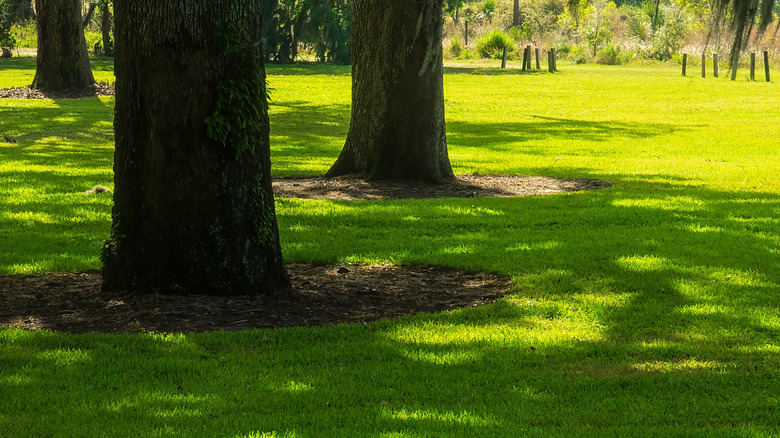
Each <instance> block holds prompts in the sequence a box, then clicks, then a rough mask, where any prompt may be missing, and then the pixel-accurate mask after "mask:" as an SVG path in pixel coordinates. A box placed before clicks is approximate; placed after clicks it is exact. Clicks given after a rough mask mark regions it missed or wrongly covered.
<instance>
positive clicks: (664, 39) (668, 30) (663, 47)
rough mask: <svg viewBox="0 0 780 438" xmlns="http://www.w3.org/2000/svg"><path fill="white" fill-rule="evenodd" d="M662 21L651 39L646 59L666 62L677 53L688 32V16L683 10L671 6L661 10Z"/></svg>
mask: <svg viewBox="0 0 780 438" xmlns="http://www.w3.org/2000/svg"><path fill="white" fill-rule="evenodd" d="M662 12H663V16H664V20H663V26H661V27H660V28H659V29H658V31H657V32H656V33H655V35H654V37H653V44H652V47H651V49H650V52H649V54H648V57H650V58H652V59H657V60H659V61H666V60H669V59H671V58H672V55H673V54H675V53H677V52H679V50H680V48H681V47H682V42H683V40H684V39H685V35H686V34H687V32H688V19H689V16H688V14H687V12H686V11H685V9H683V8H682V7H679V6H675V5H671V6H667V7H665V8H663V10H662Z"/></svg>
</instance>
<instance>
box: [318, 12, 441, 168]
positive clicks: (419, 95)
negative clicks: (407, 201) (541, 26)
mask: <svg viewBox="0 0 780 438" xmlns="http://www.w3.org/2000/svg"><path fill="white" fill-rule="evenodd" d="M442 6H443V5H442V0H398V1H382V2H376V1H372V0H355V3H354V7H355V10H354V23H353V35H352V44H353V45H352V50H353V52H352V53H353V55H352V118H351V121H350V127H349V133H348V134H347V140H346V143H345V145H344V149H343V150H342V151H341V155H340V156H339V158H338V160H337V161H336V162H335V163H334V164H333V166H332V167H331V169H330V170H329V171H328V173H327V176H338V175H344V174H349V173H357V174H362V175H365V176H366V177H367V178H368V179H370V180H376V179H415V180H423V181H433V182H440V181H443V180H444V179H448V178H451V177H452V176H453V173H452V167H451V166H450V161H449V156H448V154H447V139H446V135H445V124H444V86H443V77H442V45H441V38H442V20H443V17H442V12H441V11H442Z"/></svg>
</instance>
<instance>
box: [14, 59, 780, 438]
mask: <svg viewBox="0 0 780 438" xmlns="http://www.w3.org/2000/svg"><path fill="white" fill-rule="evenodd" d="M100 62H103V61H100ZM491 65H492V64H491ZM491 65H488V64H487V63H481V62H478V63H474V64H473V65H466V66H463V65H459V66H451V68H448V69H447V70H446V73H445V87H446V89H445V97H446V99H447V102H446V103H445V105H446V110H447V127H448V142H449V152H450V155H451V160H452V164H453V166H454V168H455V169H456V172H458V173H481V174H491V173H503V174H516V175H543V176H561V177H580V178H600V179H606V180H609V181H610V182H612V183H614V186H613V187H612V188H610V189H607V190H601V191H597V192H579V193H570V194H557V195H551V196H538V197H526V198H515V199H512V198H508V199H495V198H491V199H488V198H476V199H430V200H402V201H376V202H368V201H358V202H346V201H330V200H311V199H305V200H304V199H284V198H278V199H277V203H276V206H277V213H278V216H279V226H280V231H281V238H282V247H283V251H284V255H285V258H286V259H287V260H290V261H319V262H326V263H327V262H355V263H394V264H439V265H448V266H456V267H461V268H465V269H470V270H474V271H483V272H497V273H502V274H505V275H508V276H511V277H512V278H513V286H512V289H511V291H510V294H509V295H508V296H507V297H506V298H504V299H502V300H499V301H498V302H496V303H494V304H491V305H487V306H480V307H474V308H468V309H456V310H452V311H448V312H441V313H437V314H432V315H431V314H423V315H417V316H409V317H405V318H401V319H399V320H394V321H379V322H376V323H372V324H366V325H363V324H353V325H348V326H344V325H342V326H336V327H329V328H320V329H310V328H305V327H302V328H294V329H277V330H253V331H247V332H242V333H227V332H225V333H207V334H182V333H177V334H157V333H143V334H138V335H84V336H73V335H67V334H59V333H51V332H46V331H22V330H9V329H5V330H0V394H2V401H0V436H56V435H58V434H59V435H60V436H74V435H89V434H91V433H93V432H94V431H100V432H99V433H102V434H105V435H110V436H156V435H157V436H174V435H178V436H231V437H232V436H236V437H249V436H252V437H260V436H262V437H303V436H306V437H308V436H318V437H319V436H398V437H401V436H566V437H568V436H594V437H600V436H707V437H709V436H773V435H777V434H779V433H780V428H779V427H778V424H780V404H779V403H778V402H779V400H778V397H777V394H778V393H780V374H779V373H778V369H780V354H778V353H780V312H778V311H777V309H778V308H780V257H778V255H780V254H779V253H780V221H779V220H778V218H779V217H780V181H779V180H778V179H777V178H776V175H775V173H776V170H777V169H778V168H780V150H778V149H777V148H776V145H775V142H774V139H776V138H778V134H780V132H778V130H779V129H780V128H779V127H780V114H778V113H777V111H776V108H775V107H774V106H773V105H774V101H773V100H772V99H770V98H768V96H773V95H775V94H776V92H777V88H776V87H777V85H776V84H773V83H769V84H760V83H748V82H744V81H737V82H733V83H732V82H730V81H728V80H709V79H707V80H704V79H701V78H692V77H687V78H683V77H681V76H680V75H679V72H678V71H677V69H676V67H667V66H663V65H659V66H652V67H647V66H638V67H637V66H629V67H609V68H607V67H602V66H568V65H566V66H563V67H564V68H562V70H561V72H559V73H557V74H554V75H551V74H536V73H535V74H521V73H519V72H517V71H506V72H496V70H494V69H492V67H491ZM9 66H11V67H9ZM102 68H103V67H101V69H102ZM33 69H34V62H30V60H20V61H17V60H12V61H10V62H9V63H5V62H0V86H9V85H3V84H11V86H23V85H24V84H25V83H26V81H28V80H31V78H32V76H31V75H32V74H34V72H33V71H32V70H33ZM268 72H269V84H270V87H271V88H272V91H271V94H272V96H271V97H272V101H271V107H270V113H271V121H272V127H271V128H272V130H271V132H272V139H271V141H272V145H271V146H272V156H273V157H272V161H273V173H274V175H319V174H322V173H323V172H324V171H325V170H326V169H327V168H328V167H329V166H330V164H332V162H333V161H334V160H335V158H336V156H337V155H338V153H339V150H340V148H341V147H342V146H343V143H344V139H345V136H346V132H347V130H348V123H349V111H350V96H351V94H350V90H349V86H350V77H349V72H350V69H349V67H343V66H320V65H295V66H280V65H269V66H268ZM100 74H105V75H112V74H113V73H112V71H111V70H110V69H109V68H107V67H106V68H105V69H102V70H100ZM605 84H607V85H605ZM113 102H114V100H113V98H91V99H79V100H71V99H66V100H42V101H17V100H10V99H2V100H0V135H9V136H12V137H14V138H16V139H17V140H18V143H15V144H13V143H6V142H2V141H0V273H2V274H11V273H29V272H35V273H44V272H53V271H78V270H84V269H94V268H99V267H100V260H99V254H100V249H101V247H102V243H103V240H104V239H105V237H106V236H107V235H108V229H109V226H110V212H111V195H110V194H102V195H86V194H85V193H84V192H85V191H87V190H88V189H90V188H91V187H93V186H94V185H103V186H106V187H109V188H112V187H113V184H112V181H113V175H112V165H113V144H112V143H113V134H112V118H113V112H112V111H113ZM409 293H414V291H409ZM0 307H2V306H0ZM2 311H3V310H2V309H0V312H2ZM29 317H30V318H35V317H36V316H35V315H29Z"/></svg>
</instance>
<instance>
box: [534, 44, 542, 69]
mask: <svg viewBox="0 0 780 438" xmlns="http://www.w3.org/2000/svg"><path fill="white" fill-rule="evenodd" d="M534 52H535V53H536V69H537V70H541V69H542V66H541V64H539V47H534Z"/></svg>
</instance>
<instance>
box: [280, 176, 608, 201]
mask: <svg viewBox="0 0 780 438" xmlns="http://www.w3.org/2000/svg"><path fill="white" fill-rule="evenodd" d="M273 186H274V195H275V196H278V197H279V196H280V197H284V198H309V199H323V198H326V199H335V200H342V201H354V200H359V199H365V200H380V199H427V198H474V197H515V196H532V195H550V194H553V193H566V192H575V191H580V190H598V189H603V188H608V187H612V183H610V182H607V181H602V180H597V179H585V178H552V177H543V176H515V175H457V176H456V177H455V178H454V179H452V180H449V181H445V182H444V183H442V184H433V183H425V182H418V181H393V180H389V181H383V180H380V181H366V180H365V179H363V178H361V177H360V176H356V175H346V176H339V177H335V178H324V177H292V178H274V181H273Z"/></svg>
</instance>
